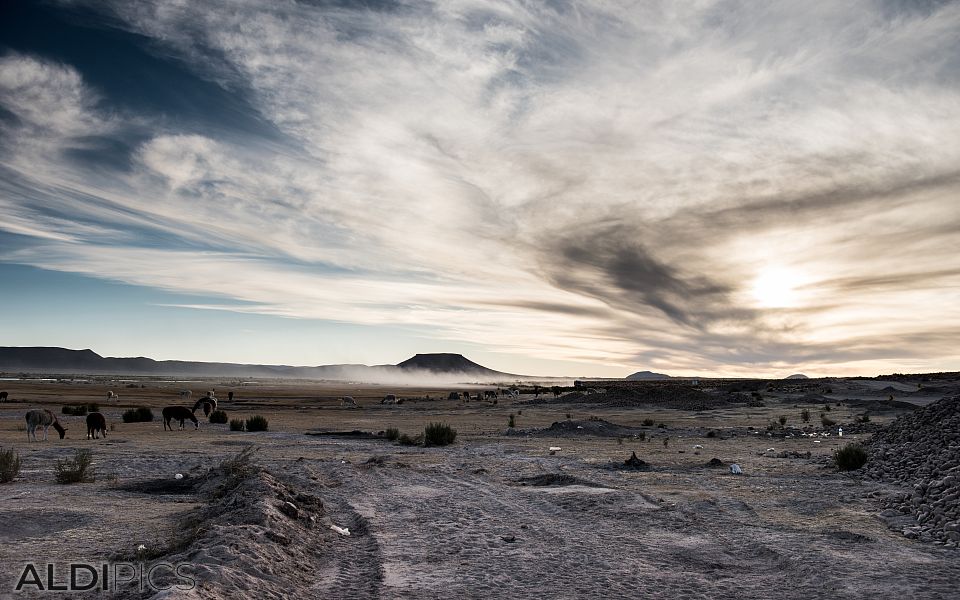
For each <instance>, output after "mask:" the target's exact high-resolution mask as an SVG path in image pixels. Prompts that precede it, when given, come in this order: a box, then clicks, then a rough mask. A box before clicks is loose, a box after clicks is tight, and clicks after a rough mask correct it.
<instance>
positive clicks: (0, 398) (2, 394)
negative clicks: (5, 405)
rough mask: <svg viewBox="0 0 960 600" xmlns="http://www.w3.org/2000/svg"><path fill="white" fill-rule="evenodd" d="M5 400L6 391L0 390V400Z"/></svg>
mask: <svg viewBox="0 0 960 600" xmlns="http://www.w3.org/2000/svg"><path fill="white" fill-rule="evenodd" d="M6 401H7V393H6V392H0V402H6Z"/></svg>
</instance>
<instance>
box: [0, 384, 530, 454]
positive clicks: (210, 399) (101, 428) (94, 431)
mask: <svg viewBox="0 0 960 600" xmlns="http://www.w3.org/2000/svg"><path fill="white" fill-rule="evenodd" d="M501 394H502V395H505V396H510V397H518V396H519V395H520V392H519V390H517V389H507V390H502V391H501V390H498V391H494V390H485V391H483V392H477V394H476V396H475V399H476V400H484V399H490V398H497V397H499V396H500V395H501ZM192 395H193V392H191V391H190V390H181V391H180V392H179V397H180V402H182V403H184V404H180V405H174V406H166V407H164V409H163V411H162V415H163V430H164V431H167V430H170V431H173V426H172V425H171V421H178V422H179V424H180V429H183V428H184V423H185V422H186V421H188V420H189V421H191V422H192V423H193V426H194V429H199V428H200V421H199V420H198V419H197V415H196V412H197V410H200V409H202V410H203V415H204V417H209V416H210V413H212V412H213V411H215V410H216V409H217V397H216V393H215V390H210V391H208V392H207V393H206V395H204V396H203V397H202V398H200V399H199V400H197V401H196V402H195V403H194V404H193V408H188V404H189V402H190V398H191V396H192ZM227 397H228V400H230V401H232V400H233V392H229V394H228V396H227ZM461 397H462V398H463V399H464V400H470V399H471V395H470V392H463V393H462V396H461V393H460V392H450V394H449V395H448V396H447V399H448V400H459V399H460V398H461ZM119 399H120V395H119V394H117V393H116V392H114V391H112V390H111V391H108V392H107V401H108V402H116V401H117V400H119ZM6 400H7V392H0V402H5V401H6ZM402 402H403V398H398V397H397V396H396V395H395V394H387V395H386V396H384V398H383V400H381V401H380V403H381V404H400V403H402ZM340 405H341V406H347V407H352V408H357V407H358V405H357V401H356V400H354V399H353V398H352V397H350V396H343V397H342V398H340ZM25 419H26V421H27V440H29V441H39V440H38V439H37V430H38V429H41V428H42V430H43V441H46V440H47V431H48V430H49V429H50V428H51V427H53V428H54V430H55V431H56V432H57V433H58V434H60V439H61V440H62V439H63V438H64V436H65V435H66V433H67V428H66V427H64V426H63V425H62V424H61V423H60V421H59V420H57V416H56V415H55V414H53V411H51V410H50V409H46V408H42V409H33V410H29V411H27V414H26V415H25ZM101 436H102V437H104V438H106V437H107V419H106V417H104V416H103V413H100V412H92V413H90V414H88V415H87V439H88V440H89V439H99V438H100V437H101Z"/></svg>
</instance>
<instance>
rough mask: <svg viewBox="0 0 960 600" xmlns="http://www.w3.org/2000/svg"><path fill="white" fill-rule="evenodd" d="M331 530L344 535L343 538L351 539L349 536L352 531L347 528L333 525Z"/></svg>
mask: <svg viewBox="0 0 960 600" xmlns="http://www.w3.org/2000/svg"><path fill="white" fill-rule="evenodd" d="M330 529H332V530H334V531H336V532H337V533H339V534H340V535H342V536H345V537H349V536H350V529H349V528H347V527H337V526H336V525H331V526H330Z"/></svg>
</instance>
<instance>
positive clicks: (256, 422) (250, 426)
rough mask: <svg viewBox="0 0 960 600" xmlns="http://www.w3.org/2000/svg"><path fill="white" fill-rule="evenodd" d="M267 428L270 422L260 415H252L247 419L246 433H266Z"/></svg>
mask: <svg viewBox="0 0 960 600" xmlns="http://www.w3.org/2000/svg"><path fill="white" fill-rule="evenodd" d="M269 426H270V422H269V421H267V419H266V418H265V417H263V416H262V415H253V416H252V417H250V418H249V419H247V431H266V430H267V429H268V428H269Z"/></svg>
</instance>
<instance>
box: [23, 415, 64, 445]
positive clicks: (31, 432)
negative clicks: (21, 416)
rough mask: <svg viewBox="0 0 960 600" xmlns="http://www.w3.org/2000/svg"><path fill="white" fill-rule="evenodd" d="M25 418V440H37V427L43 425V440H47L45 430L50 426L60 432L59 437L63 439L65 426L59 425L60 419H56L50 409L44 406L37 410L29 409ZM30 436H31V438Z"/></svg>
mask: <svg viewBox="0 0 960 600" xmlns="http://www.w3.org/2000/svg"><path fill="white" fill-rule="evenodd" d="M25 418H26V420H27V441H28V442H29V441H34V442H36V441H38V440H37V427H43V441H47V430H48V429H49V428H50V427H51V426H52V427H53V428H54V429H56V430H57V433H59V434H60V439H61V440H62V439H63V436H64V435H66V433H67V430H66V428H65V427H63V426H62V425H60V421H58V420H57V416H56V415H54V414H53V413H52V412H51V411H50V410H48V409H46V408H44V409H39V410H29V411H27V414H26V415H25ZM31 438H33V439H32V440H31Z"/></svg>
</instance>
